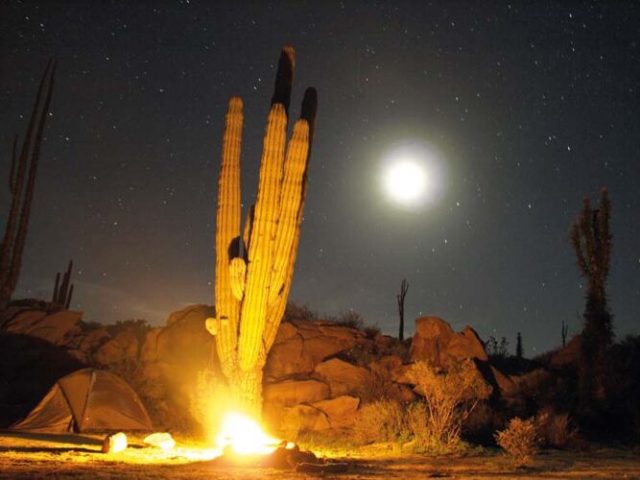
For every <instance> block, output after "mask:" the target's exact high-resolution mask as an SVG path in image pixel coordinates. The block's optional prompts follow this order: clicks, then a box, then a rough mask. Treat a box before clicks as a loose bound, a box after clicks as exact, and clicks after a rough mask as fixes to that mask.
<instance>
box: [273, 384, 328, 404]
mask: <svg viewBox="0 0 640 480" xmlns="http://www.w3.org/2000/svg"><path fill="white" fill-rule="evenodd" d="M329 394H330V390H329V386H328V385H327V384H326V383H324V382H321V381H319V380H284V381H282V382H278V383H271V384H268V385H265V387H264V391H263V397H264V401H265V403H269V404H275V405H284V406H292V405H298V404H301V403H313V402H317V401H320V400H325V399H326V398H328V397H329Z"/></svg>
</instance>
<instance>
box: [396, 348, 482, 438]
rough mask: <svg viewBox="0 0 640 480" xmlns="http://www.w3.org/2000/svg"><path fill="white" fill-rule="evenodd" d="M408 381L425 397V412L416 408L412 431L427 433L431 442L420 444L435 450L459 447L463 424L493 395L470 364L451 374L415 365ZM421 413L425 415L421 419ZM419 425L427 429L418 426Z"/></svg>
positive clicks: (459, 367)
mask: <svg viewBox="0 0 640 480" xmlns="http://www.w3.org/2000/svg"><path fill="white" fill-rule="evenodd" d="M407 378H408V379H409V381H410V382H411V383H413V384H414V385H416V391H417V392H418V393H420V394H421V395H423V396H424V408H422V407H420V408H419V409H418V407H416V412H415V414H414V416H415V418H414V419H413V420H412V422H413V424H414V426H413V429H414V431H420V432H428V435H427V436H428V438H423V440H421V441H424V442H425V444H426V445H431V446H434V447H435V446H440V447H442V446H444V447H447V446H449V447H455V446H456V445H459V444H460V429H461V428H462V422H463V421H464V420H465V419H466V418H467V417H468V416H469V414H470V413H471V411H472V410H473V409H474V407H475V406H476V404H477V403H478V401H479V400H482V399H484V398H487V397H488V396H489V395H490V393H491V389H490V387H489V386H488V385H487V384H486V383H485V382H484V380H483V379H482V378H481V377H480V376H479V374H478V372H477V371H476V370H475V368H473V365H472V364H471V362H470V361H465V362H461V363H460V364H458V365H456V366H454V367H451V368H450V369H449V370H448V371H442V370H438V369H436V368H435V367H433V366H431V365H429V364H428V363H426V362H416V363H415V364H413V365H412V366H411V368H410V369H409V371H408V372H407ZM418 411H423V413H424V414H423V415H422V416H421V415H418ZM421 417H422V420H420V418H421ZM420 421H422V422H423V423H424V425H418V423H420Z"/></svg>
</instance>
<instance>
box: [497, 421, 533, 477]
mask: <svg viewBox="0 0 640 480" xmlns="http://www.w3.org/2000/svg"><path fill="white" fill-rule="evenodd" d="M495 438H496V442H497V443H498V445H499V446H500V447H501V448H502V449H503V450H504V451H505V452H506V453H507V454H508V455H509V456H511V457H512V458H513V460H514V462H515V464H516V465H517V466H524V465H526V464H528V463H529V462H530V461H531V458H532V457H533V456H534V455H535V454H536V452H537V451H538V445H539V443H540V437H539V434H538V427H537V425H536V421H535V419H533V418H529V419H527V420H522V419H521V418H518V417H515V418H512V419H511V420H510V421H509V425H508V426H507V428H505V429H504V430H502V431H499V432H497V433H496V436H495Z"/></svg>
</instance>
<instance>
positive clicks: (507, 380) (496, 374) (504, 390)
mask: <svg viewBox="0 0 640 480" xmlns="http://www.w3.org/2000/svg"><path fill="white" fill-rule="evenodd" d="M490 368H491V373H492V374H493V378H494V379H495V382H496V385H497V386H498V389H499V390H500V395H501V396H503V397H511V396H513V395H515V394H517V393H518V386H517V385H516V383H515V382H514V381H513V380H512V379H511V377H509V376H508V375H505V374H504V373H502V372H501V371H500V370H498V369H497V368H496V367H494V366H493V365H491V367H490Z"/></svg>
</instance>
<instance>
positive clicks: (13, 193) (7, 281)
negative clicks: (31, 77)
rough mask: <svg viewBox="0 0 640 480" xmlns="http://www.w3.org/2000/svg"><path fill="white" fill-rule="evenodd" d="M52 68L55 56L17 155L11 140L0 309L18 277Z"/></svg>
mask: <svg viewBox="0 0 640 480" xmlns="http://www.w3.org/2000/svg"><path fill="white" fill-rule="evenodd" d="M55 72H56V63H55V61H54V60H49V63H48V64H47V67H46V69H45V71H44V74H43V75H42V79H41V80H40V87H39V88H38V94H37V96H36V101H35V104H34V105H33V110H32V112H31V118H30V119H29V124H28V127H27V133H26V135H25V137H24V140H23V142H22V148H21V150H20V154H19V155H18V154H17V150H16V147H17V138H16V139H15V140H14V142H13V154H12V157H11V170H10V173H9V193H10V197H11V205H10V207H9V213H8V215H7V218H6V223H5V226H4V234H3V236H2V242H1V243H0V311H2V310H3V309H4V308H6V307H7V305H8V304H9V301H10V300H11V296H12V295H13V292H14V290H15V289H16V286H17V284H18V278H19V277H20V269H21V267H22V253H23V251H24V246H25V242H26V239H27V232H28V230H29V219H30V218H31V204H32V203H33V192H34V189H35V183H36V174H37V171H38V161H39V159H40V147H41V146H42V139H43V137H44V128H45V124H46V121H47V117H48V113H49V105H50V104H51V96H52V95H53V83H54V77H55ZM27 167H28V172H27Z"/></svg>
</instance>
